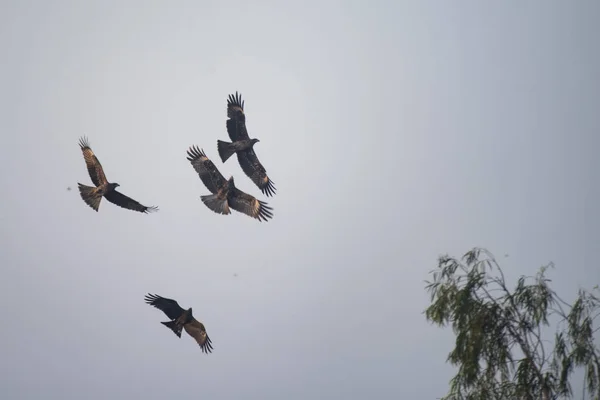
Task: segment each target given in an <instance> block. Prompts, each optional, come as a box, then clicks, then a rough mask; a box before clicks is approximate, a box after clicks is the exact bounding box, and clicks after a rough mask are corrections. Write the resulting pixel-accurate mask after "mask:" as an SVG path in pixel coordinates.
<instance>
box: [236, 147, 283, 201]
mask: <svg viewBox="0 0 600 400" xmlns="http://www.w3.org/2000/svg"><path fill="white" fill-rule="evenodd" d="M237 157H238V162H239V163H240V167H242V170H243V171H244V173H245V174H246V175H247V176H248V178H250V179H251V180H252V182H254V184H255V185H256V186H258V188H259V189H260V191H261V192H262V193H263V194H264V195H266V196H267V197H269V196H273V195H274V194H275V191H276V190H277V189H275V182H273V181H272V180H271V179H270V178H269V176H268V175H267V170H265V167H263V165H262V164H261V163H260V161H259V160H258V157H257V156H256V153H255V152H254V150H253V149H248V150H246V151H240V152H238V153H237Z"/></svg>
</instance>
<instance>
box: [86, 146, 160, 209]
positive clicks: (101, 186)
mask: <svg viewBox="0 0 600 400" xmlns="http://www.w3.org/2000/svg"><path fill="white" fill-rule="evenodd" d="M79 147H81V151H82V152H83V159H84V160H85V165H86V166H87V170H88V173H89V174H90V178H92V182H94V185H96V186H95V187H94V186H86V185H82V184H81V183H79V182H78V183H77V185H78V186H79V193H80V194H81V198H82V199H83V201H85V203H86V204H87V205H88V206H90V207H91V208H92V209H94V210H96V212H97V211H98V208H99V207H100V200H102V197H103V196H104V197H105V198H106V200H108V201H110V202H111V203H113V204H116V205H118V206H119V207H123V208H126V209H128V210H134V211H139V212H142V213H150V212H153V211H157V210H158V207H146V206H143V205H141V204H140V203H138V202H137V201H135V200H133V199H131V198H129V197H127V196H125V195H124V194H122V193H120V192H118V191H117V190H116V188H117V187H119V186H120V185H119V184H118V183H110V182H108V180H107V179H106V176H105V175H104V170H103V169H102V165H101V164H100V161H98V158H97V157H96V155H95V154H94V152H93V151H92V149H91V148H90V145H89V143H88V141H87V138H85V137H83V138H80V139H79Z"/></svg>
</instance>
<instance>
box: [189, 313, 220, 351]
mask: <svg viewBox="0 0 600 400" xmlns="http://www.w3.org/2000/svg"><path fill="white" fill-rule="evenodd" d="M183 328H184V329H185V331H186V332H187V333H188V335H190V336H191V337H193V338H194V339H195V340H196V343H198V345H200V348H201V349H202V352H203V353H206V354H208V353H212V350H213V347H212V341H211V340H210V337H208V334H207V333H206V328H205V327H204V324H203V323H202V322H200V321H198V320H197V319H195V318H194V319H193V320H192V322H190V323H189V324H186V325H184V326H183Z"/></svg>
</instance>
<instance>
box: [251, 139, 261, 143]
mask: <svg viewBox="0 0 600 400" xmlns="http://www.w3.org/2000/svg"><path fill="white" fill-rule="evenodd" d="M258 142H260V140H258V139H252V144H254V143H258Z"/></svg>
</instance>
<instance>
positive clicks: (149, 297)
mask: <svg viewBox="0 0 600 400" xmlns="http://www.w3.org/2000/svg"><path fill="white" fill-rule="evenodd" d="M158 299H160V296H159V295H157V294H151V293H148V294H147V295H145V296H144V301H145V302H146V303H147V304H150V305H151V306H152V305H154V304H152V303H154V301H156V300H158Z"/></svg>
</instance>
